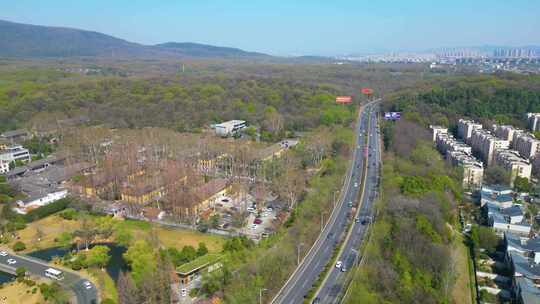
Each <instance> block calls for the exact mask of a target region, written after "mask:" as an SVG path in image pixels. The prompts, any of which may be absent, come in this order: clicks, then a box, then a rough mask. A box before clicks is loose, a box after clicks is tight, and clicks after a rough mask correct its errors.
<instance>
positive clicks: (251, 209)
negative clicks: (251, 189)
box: [247, 207, 255, 212]
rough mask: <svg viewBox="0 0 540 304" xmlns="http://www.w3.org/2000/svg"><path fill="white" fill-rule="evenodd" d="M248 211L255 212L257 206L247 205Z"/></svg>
mask: <svg viewBox="0 0 540 304" xmlns="http://www.w3.org/2000/svg"><path fill="white" fill-rule="evenodd" d="M247 211H248V212H255V208H252V207H247Z"/></svg>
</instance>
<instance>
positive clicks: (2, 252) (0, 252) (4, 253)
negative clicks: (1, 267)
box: [0, 251, 8, 256]
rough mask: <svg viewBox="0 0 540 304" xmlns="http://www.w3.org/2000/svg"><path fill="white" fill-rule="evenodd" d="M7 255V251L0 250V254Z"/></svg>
mask: <svg viewBox="0 0 540 304" xmlns="http://www.w3.org/2000/svg"><path fill="white" fill-rule="evenodd" d="M7 255H8V253H7V252H5V251H0V256H7Z"/></svg>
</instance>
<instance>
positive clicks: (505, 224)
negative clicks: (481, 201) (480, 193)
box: [483, 202, 531, 236]
mask: <svg viewBox="0 0 540 304" xmlns="http://www.w3.org/2000/svg"><path fill="white" fill-rule="evenodd" d="M483 211H484V214H486V215H487V221H488V225H489V226H491V227H492V228H493V230H494V231H495V232H496V233H497V234H499V235H503V234H504V233H507V232H510V233H514V234H517V235H521V236H528V235H529V234H530V233H531V225H530V224H529V223H528V222H527V220H526V219H525V218H524V212H523V209H522V207H521V205H517V204H513V205H512V206H511V207H507V208H504V207H500V206H499V205H497V204H492V203H489V202H488V203H486V204H485V205H484V207H483Z"/></svg>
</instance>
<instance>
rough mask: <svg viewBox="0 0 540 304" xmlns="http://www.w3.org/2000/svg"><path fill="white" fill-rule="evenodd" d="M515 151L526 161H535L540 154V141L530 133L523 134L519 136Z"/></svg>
mask: <svg viewBox="0 0 540 304" xmlns="http://www.w3.org/2000/svg"><path fill="white" fill-rule="evenodd" d="M514 149H515V150H517V151H518V152H519V154H520V155H521V156H522V157H523V158H526V159H533V158H534V157H535V156H536V154H538V152H540V140H538V139H536V138H535V137H534V136H533V135H532V134H530V133H522V134H520V135H519V136H517V138H516V140H515V143H514Z"/></svg>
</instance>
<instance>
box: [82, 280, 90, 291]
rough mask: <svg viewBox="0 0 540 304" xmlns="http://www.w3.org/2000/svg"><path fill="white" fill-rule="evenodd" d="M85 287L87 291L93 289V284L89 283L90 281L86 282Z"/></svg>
mask: <svg viewBox="0 0 540 304" xmlns="http://www.w3.org/2000/svg"><path fill="white" fill-rule="evenodd" d="M83 285H84V288H86V289H92V283H90V282H88V281H85V282H84V283H83Z"/></svg>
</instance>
